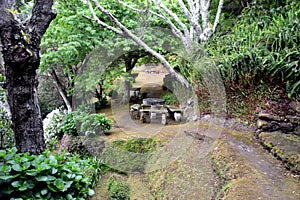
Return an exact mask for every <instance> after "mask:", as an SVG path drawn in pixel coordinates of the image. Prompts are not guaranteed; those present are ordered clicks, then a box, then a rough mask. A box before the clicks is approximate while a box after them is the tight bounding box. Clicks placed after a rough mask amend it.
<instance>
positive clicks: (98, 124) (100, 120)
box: [77, 113, 112, 135]
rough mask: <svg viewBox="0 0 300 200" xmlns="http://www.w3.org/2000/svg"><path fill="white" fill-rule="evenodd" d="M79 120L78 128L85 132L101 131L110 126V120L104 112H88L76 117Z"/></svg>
mask: <svg viewBox="0 0 300 200" xmlns="http://www.w3.org/2000/svg"><path fill="white" fill-rule="evenodd" d="M77 120H78V121H80V122H81V128H80V130H81V131H82V132H85V134H86V135H87V134H91V133H102V132H105V131H109V130H110V129H111V128H112V125H111V123H112V120H111V119H109V118H107V117H105V114H103V113H101V114H96V113H94V114H89V115H83V116H80V117H79V118H77Z"/></svg>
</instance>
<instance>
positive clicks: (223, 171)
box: [211, 140, 268, 199]
mask: <svg viewBox="0 0 300 200" xmlns="http://www.w3.org/2000/svg"><path fill="white" fill-rule="evenodd" d="M211 165H212V167H213V169H214V171H215V172H216V173H217V175H218V176H219V178H220V179H221V181H222V184H221V186H220V190H219V192H218V193H217V197H216V198H217V199H258V198H259V197H261V198H262V199H268V197H267V196H266V195H265V194H264V191H263V190H262V188H261V187H260V186H259V185H258V184H257V182H258V180H260V179H262V175H261V174H260V173H259V172H258V171H257V170H256V169H255V168H254V167H253V166H252V165H251V164H249V163H248V162H247V161H246V160H245V158H243V157H241V156H240V155H239V154H238V153H237V152H235V151H234V150H233V149H232V148H231V147H230V146H229V145H228V144H227V143H226V141H224V140H219V141H218V142H217V143H216V146H215V147H214V151H213V152H212V156H211ZM249 188H250V190H251V191H250V190H249Z"/></svg>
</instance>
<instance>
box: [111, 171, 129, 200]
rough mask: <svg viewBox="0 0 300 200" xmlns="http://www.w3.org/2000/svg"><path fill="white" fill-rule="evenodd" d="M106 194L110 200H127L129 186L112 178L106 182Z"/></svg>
mask: <svg viewBox="0 0 300 200" xmlns="http://www.w3.org/2000/svg"><path fill="white" fill-rule="evenodd" d="M108 194H109V197H110V199H111V200H129V199H130V195H129V194H130V187H129V184H128V183H127V182H125V181H124V180H120V179H117V178H116V177H114V176H112V177H110V179H109V180H108Z"/></svg>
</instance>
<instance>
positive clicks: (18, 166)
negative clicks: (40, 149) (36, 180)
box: [12, 163, 22, 172]
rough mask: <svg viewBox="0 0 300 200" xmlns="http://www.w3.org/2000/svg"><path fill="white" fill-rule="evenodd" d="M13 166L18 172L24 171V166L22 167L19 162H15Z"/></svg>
mask: <svg viewBox="0 0 300 200" xmlns="http://www.w3.org/2000/svg"><path fill="white" fill-rule="evenodd" d="M12 168H13V170H15V171H17V172H21V171H22V168H21V166H20V165H19V164H18V163H16V164H14V165H13V166H12Z"/></svg>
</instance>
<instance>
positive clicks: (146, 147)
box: [113, 138, 159, 153]
mask: <svg viewBox="0 0 300 200" xmlns="http://www.w3.org/2000/svg"><path fill="white" fill-rule="evenodd" d="M113 144H114V145H116V146H117V147H119V148H121V149H123V150H126V151H130V152H133V153H149V152H153V151H154V150H155V148H156V147H157V146H158V145H159V143H158V141H157V140H156V139H154V138H134V139H130V140H115V141H113Z"/></svg>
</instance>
